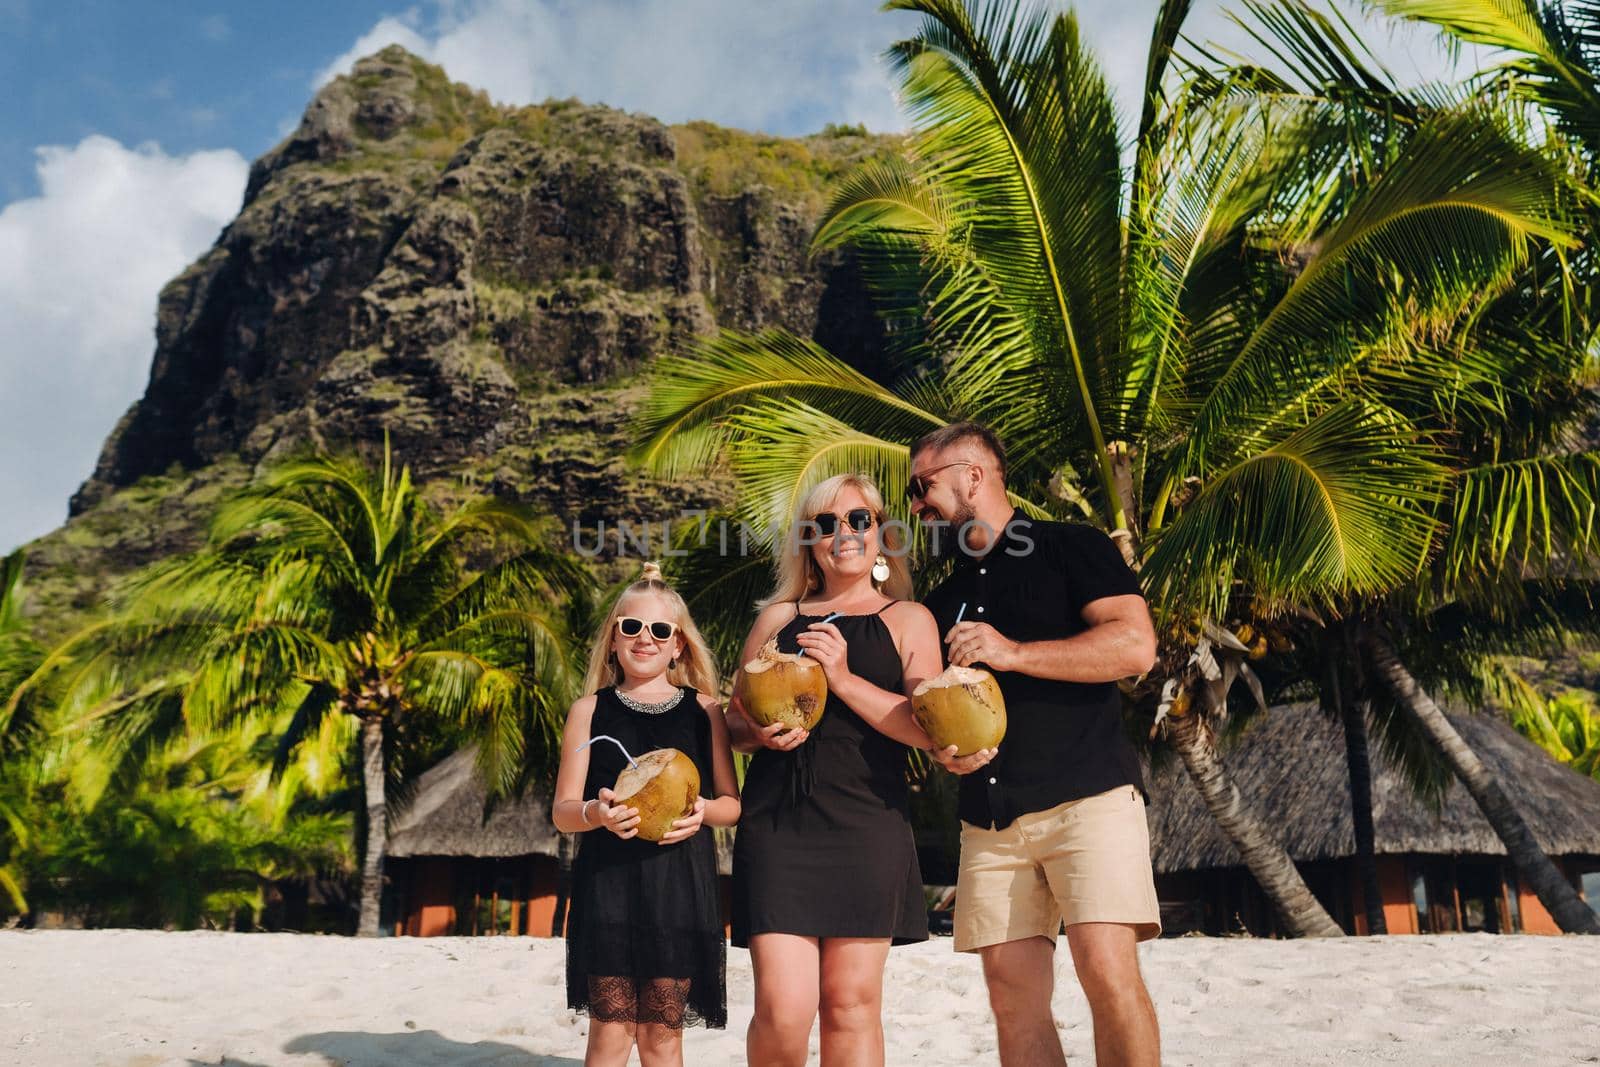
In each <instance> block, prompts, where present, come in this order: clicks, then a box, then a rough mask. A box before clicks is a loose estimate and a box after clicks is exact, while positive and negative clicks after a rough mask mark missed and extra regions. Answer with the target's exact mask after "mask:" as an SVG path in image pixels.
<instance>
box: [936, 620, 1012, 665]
mask: <svg viewBox="0 0 1600 1067" xmlns="http://www.w3.org/2000/svg"><path fill="white" fill-rule="evenodd" d="M944 639H945V642H946V643H947V644H948V645H949V646H950V653H949V660H950V663H951V664H952V665H954V666H957V667H970V666H971V665H972V664H974V663H982V664H984V665H985V666H987V667H988V668H989V669H990V670H993V671H1009V670H1014V669H1015V668H1016V667H1017V666H1019V664H1020V662H1021V660H1020V657H1019V653H1020V650H1021V647H1022V646H1021V644H1020V643H1019V642H1017V641H1013V640H1011V638H1009V637H1007V636H1006V635H1005V634H1002V633H1001V632H1000V631H999V630H996V629H995V628H994V627H993V626H990V625H989V624H988V623H986V622H971V621H967V622H958V623H956V624H955V625H954V626H952V627H950V629H949V630H948V631H947V632H946V633H945V635H944Z"/></svg>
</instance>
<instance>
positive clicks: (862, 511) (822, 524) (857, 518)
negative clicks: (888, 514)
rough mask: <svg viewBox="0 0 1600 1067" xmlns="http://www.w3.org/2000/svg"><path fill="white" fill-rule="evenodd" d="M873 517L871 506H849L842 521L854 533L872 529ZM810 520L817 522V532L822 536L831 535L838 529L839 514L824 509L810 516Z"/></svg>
mask: <svg viewBox="0 0 1600 1067" xmlns="http://www.w3.org/2000/svg"><path fill="white" fill-rule="evenodd" d="M874 518H875V516H874V515H873V514H872V509H871V508H851V509H850V510H849V511H847V512H845V513H844V521H845V522H846V523H847V524H848V525H849V527H850V529H852V530H854V531H855V532H856V533H861V532H863V531H865V530H870V529H872V522H873V519H874ZM811 521H812V522H814V523H816V524H817V532H818V533H820V534H821V535H822V536H823V537H832V536H833V535H834V533H835V532H836V531H837V530H838V529H839V516H837V515H834V514H831V513H829V512H826V511H824V512H823V513H822V514H820V515H813V516H811Z"/></svg>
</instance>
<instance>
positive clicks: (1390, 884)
mask: <svg viewBox="0 0 1600 1067" xmlns="http://www.w3.org/2000/svg"><path fill="white" fill-rule="evenodd" d="M1378 892H1380V893H1381V894H1383V924H1384V926H1385V927H1387V928H1388V931H1389V933H1391V934H1414V933H1416V932H1417V906H1416V902H1415V901H1414V900H1412V898H1411V879H1410V878H1408V877H1407V876H1406V861H1405V857H1404V856H1379V857H1378ZM1350 900H1351V903H1352V904H1353V906H1354V912H1353V915H1352V919H1353V920H1354V923H1355V928H1356V934H1357V935H1358V936H1361V937H1365V936H1366V935H1367V933H1368V931H1367V896H1366V893H1364V892H1363V891H1362V889H1361V875H1360V873H1359V872H1358V871H1357V869H1356V864H1355V862H1354V861H1353V860H1352V861H1351V863H1350Z"/></svg>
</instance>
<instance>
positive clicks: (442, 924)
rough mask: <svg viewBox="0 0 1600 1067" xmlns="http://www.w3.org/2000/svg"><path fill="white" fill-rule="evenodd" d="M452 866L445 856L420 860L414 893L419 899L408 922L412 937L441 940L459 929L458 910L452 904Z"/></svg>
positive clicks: (406, 925)
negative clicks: (457, 922)
mask: <svg viewBox="0 0 1600 1067" xmlns="http://www.w3.org/2000/svg"><path fill="white" fill-rule="evenodd" d="M451 863H452V861H451V860H450V859H448V858H445V857H441V856H424V857H422V858H420V859H418V860H417V865H418V866H417V868H416V869H415V870H414V871H413V873H412V876H411V891H412V893H414V894H415V897H416V900H415V903H414V905H413V907H412V909H411V914H410V915H408V916H406V923H405V932H406V935H407V936H408V937H440V936H443V935H445V934H448V933H450V931H451V929H452V928H453V927H454V926H455V921H456V909H455V905H454V904H452V903H451V902H450V891H451V888H452V886H451V881H452V879H451V877H450V869H451Z"/></svg>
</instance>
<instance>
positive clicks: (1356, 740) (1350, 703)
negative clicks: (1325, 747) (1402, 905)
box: [1322, 625, 1389, 934]
mask: <svg viewBox="0 0 1600 1067" xmlns="http://www.w3.org/2000/svg"><path fill="white" fill-rule="evenodd" d="M1350 633H1351V628H1350V627H1349V626H1347V625H1340V626H1339V627H1337V628H1334V629H1330V630H1326V631H1324V635H1323V642H1322V660H1323V670H1324V672H1325V674H1324V678H1323V684H1322V709H1323V711H1324V712H1325V713H1332V714H1335V715H1338V717H1339V724H1340V726H1341V727H1343V731H1344V763H1345V770H1346V771H1347V772H1348V774H1349V779H1350V826H1351V830H1352V831H1353V836H1354V838H1355V846H1356V873H1357V876H1358V877H1359V878H1360V879H1361V896H1362V899H1363V901H1364V904H1365V908H1366V913H1367V933H1369V934H1386V933H1388V932H1389V924H1388V922H1387V921H1386V920H1385V919H1384V917H1383V890H1382V889H1381V888H1380V887H1379V885H1378V857H1377V847H1376V837H1377V835H1376V833H1375V832H1374V831H1373V827H1372V760H1371V758H1370V755H1369V747H1368V744H1367V712H1366V707H1367V705H1366V701H1365V700H1362V699H1358V698H1357V694H1358V693H1359V692H1360V691H1361V684H1360V680H1359V670H1358V666H1359V660H1358V659H1357V658H1356V657H1355V656H1354V655H1352V651H1353V650H1352V648H1351V645H1350ZM1352 674H1356V675H1357V677H1352Z"/></svg>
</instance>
